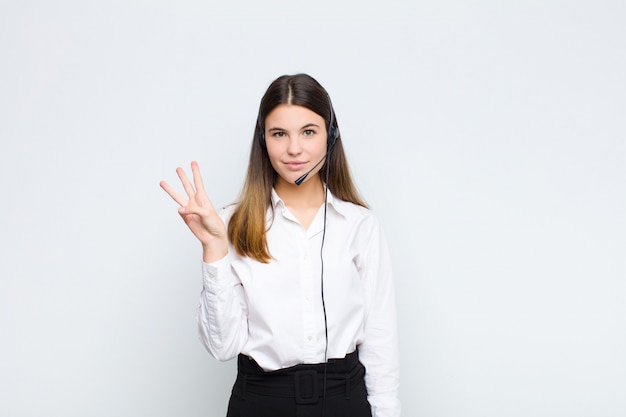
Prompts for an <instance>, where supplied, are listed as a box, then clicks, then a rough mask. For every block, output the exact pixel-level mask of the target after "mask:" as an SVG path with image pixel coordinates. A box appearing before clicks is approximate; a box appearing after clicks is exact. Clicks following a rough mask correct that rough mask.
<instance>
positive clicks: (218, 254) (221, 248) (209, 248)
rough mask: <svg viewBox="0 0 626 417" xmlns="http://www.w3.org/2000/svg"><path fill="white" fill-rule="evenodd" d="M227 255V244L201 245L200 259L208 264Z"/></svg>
mask: <svg viewBox="0 0 626 417" xmlns="http://www.w3.org/2000/svg"><path fill="white" fill-rule="evenodd" d="M226 255H228V244H227V243H226V244H223V243H220V244H211V245H205V244H203V245H202V261H203V262H205V263H207V264H209V263H212V262H216V261H219V260H220V259H222V258H223V257H225V256H226Z"/></svg>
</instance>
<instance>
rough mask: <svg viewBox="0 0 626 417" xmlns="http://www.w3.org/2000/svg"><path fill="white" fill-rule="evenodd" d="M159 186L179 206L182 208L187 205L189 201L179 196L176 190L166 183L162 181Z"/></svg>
mask: <svg viewBox="0 0 626 417" xmlns="http://www.w3.org/2000/svg"><path fill="white" fill-rule="evenodd" d="M159 185H160V186H161V188H163V190H165V192H166V193H167V194H169V196H170V197H172V199H173V200H174V201H176V202H177V203H178V204H180V205H181V206H184V205H185V204H187V199H186V198H185V197H183V196H182V195H180V194H178V193H177V192H176V190H174V189H173V188H172V187H171V186H170V185H169V184H168V183H166V182H165V181H161V182H160V183H159Z"/></svg>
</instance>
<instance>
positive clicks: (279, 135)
mask: <svg viewBox="0 0 626 417" xmlns="http://www.w3.org/2000/svg"><path fill="white" fill-rule="evenodd" d="M272 137H275V138H284V137H285V132H283V131H281V130H277V131H275V132H274V133H272Z"/></svg>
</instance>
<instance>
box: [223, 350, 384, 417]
mask: <svg viewBox="0 0 626 417" xmlns="http://www.w3.org/2000/svg"><path fill="white" fill-rule="evenodd" d="M324 367H326V370H324ZM324 372H325V373H326V378H324ZM364 375H365V368H364V367H363V365H362V364H361V362H359V357H358V351H357V352H354V353H351V354H349V355H348V356H346V358H344V359H331V360H329V361H328V363H327V364H326V365H324V364H316V365H297V366H294V367H291V368H286V369H279V370H277V371H272V372H265V371H264V370H263V369H262V368H261V367H260V366H259V365H258V364H257V363H256V362H255V361H254V360H253V359H251V358H249V357H248V356H245V355H239V358H238V359H237V380H236V381H235V385H234V386H233V390H232V394H231V397H230V402H229V404H228V413H227V417H372V412H371V409H370V405H369V403H368V402H367V389H366V388H365V381H364V379H363V376H364Z"/></svg>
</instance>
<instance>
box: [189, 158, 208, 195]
mask: <svg viewBox="0 0 626 417" xmlns="http://www.w3.org/2000/svg"><path fill="white" fill-rule="evenodd" d="M191 173H192V174H193V184H194V185H195V187H196V191H197V192H200V193H203V194H206V191H205V190H204V182H203V181H202V174H200V166H199V165H198V162H196V161H191Z"/></svg>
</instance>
